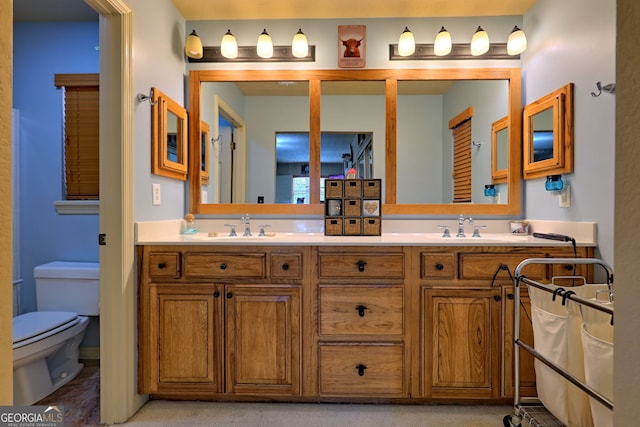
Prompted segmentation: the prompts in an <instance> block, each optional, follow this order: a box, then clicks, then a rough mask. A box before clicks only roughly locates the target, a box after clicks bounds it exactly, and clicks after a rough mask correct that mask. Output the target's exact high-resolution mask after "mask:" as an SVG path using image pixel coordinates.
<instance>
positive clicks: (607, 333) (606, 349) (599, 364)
mask: <svg viewBox="0 0 640 427" xmlns="http://www.w3.org/2000/svg"><path fill="white" fill-rule="evenodd" d="M609 304H610V305H613V304H612V303H609ZM580 312H581V316H582V320H583V323H582V328H581V336H582V348H583V352H584V370H585V379H586V384H587V385H588V386H589V387H591V388H593V389H595V390H597V391H598V392H599V393H600V394H602V395H603V396H604V397H606V398H607V399H609V400H611V401H613V325H612V324H611V316H610V315H608V314H606V313H603V312H600V311H596V310H594V309H591V308H589V307H581V308H580ZM589 400H590V402H591V415H592V416H593V424H594V426H595V427H609V426H613V411H611V410H610V409H608V408H606V407H605V406H604V405H602V404H600V402H598V401H596V400H595V399H593V398H589Z"/></svg>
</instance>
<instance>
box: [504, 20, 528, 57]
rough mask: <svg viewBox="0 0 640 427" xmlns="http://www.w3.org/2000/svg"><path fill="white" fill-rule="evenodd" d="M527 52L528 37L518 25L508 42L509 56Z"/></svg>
mask: <svg viewBox="0 0 640 427" xmlns="http://www.w3.org/2000/svg"><path fill="white" fill-rule="evenodd" d="M525 50H527V36H526V35H525V34H524V31H522V30H521V29H520V28H518V26H517V25H516V26H515V27H513V30H512V31H511V34H509V39H508V40H507V53H508V54H509V55H519V54H521V53H522V52H524V51H525Z"/></svg>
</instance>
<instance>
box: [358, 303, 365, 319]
mask: <svg viewBox="0 0 640 427" xmlns="http://www.w3.org/2000/svg"><path fill="white" fill-rule="evenodd" d="M356 310H358V316H360V317H364V311H365V310H367V307H366V306H364V305H358V306H356Z"/></svg>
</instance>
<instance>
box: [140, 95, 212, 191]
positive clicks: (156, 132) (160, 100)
mask: <svg viewBox="0 0 640 427" xmlns="http://www.w3.org/2000/svg"><path fill="white" fill-rule="evenodd" d="M197 127H198V129H199V126H197ZM187 141H188V129H187V110H186V109H185V108H184V107H183V106H182V105H180V104H178V103H177V102H175V101H174V100H173V99H171V98H170V97H168V96H167V95H166V94H164V93H163V92H162V91H160V90H158V89H157V88H151V172H152V173H154V174H156V175H162V176H166V177H169V178H175V179H180V180H182V181H185V180H186V179H187V173H188V171H187V167H188V164H187V160H188V157H189V156H188V151H189V150H188V144H187ZM198 141H200V137H198ZM199 152H200V150H198V153H199ZM198 172H199V171H198ZM194 176H200V174H199V173H197V174H196V175H194Z"/></svg>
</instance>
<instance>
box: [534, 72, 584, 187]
mask: <svg viewBox="0 0 640 427" xmlns="http://www.w3.org/2000/svg"><path fill="white" fill-rule="evenodd" d="M523 124H524V129H523V130H524V138H523V144H524V147H523V148H524V150H523V151H524V164H523V171H524V178H525V179H530V178H538V177H543V176H547V175H561V174H563V173H569V172H572V171H573V83H569V84H567V85H565V86H563V87H561V88H560V89H557V90H555V91H553V92H551V93H549V94H547V95H545V96H543V97H542V98H540V99H538V100H536V101H534V102H532V103H530V104H528V105H527V106H525V107H524V112H523Z"/></svg>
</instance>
